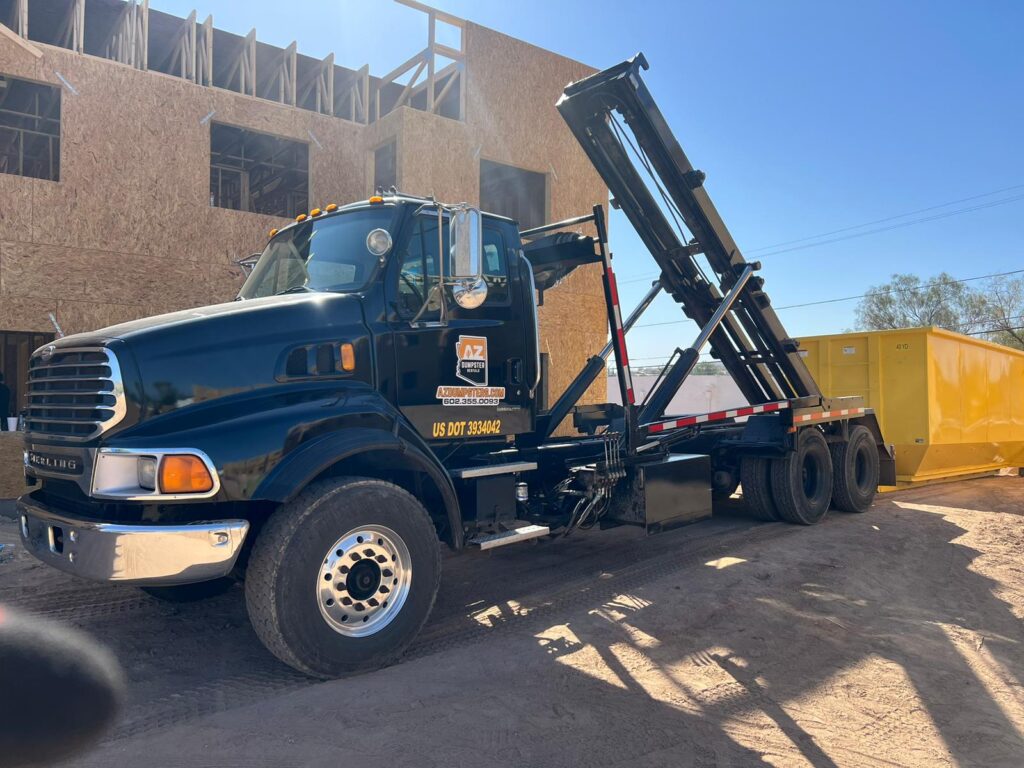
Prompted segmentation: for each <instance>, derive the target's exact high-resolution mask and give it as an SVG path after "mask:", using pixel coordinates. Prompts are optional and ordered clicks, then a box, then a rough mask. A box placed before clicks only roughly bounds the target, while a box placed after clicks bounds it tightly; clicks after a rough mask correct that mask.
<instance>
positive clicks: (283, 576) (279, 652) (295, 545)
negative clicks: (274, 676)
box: [245, 478, 441, 678]
mask: <svg viewBox="0 0 1024 768" xmlns="http://www.w3.org/2000/svg"><path fill="white" fill-rule="evenodd" d="M440 576H441V553H440V548H439V546H438V541H437V534H436V532H435V530H434V524H433V522H432V521H431V519H430V515H429V514H428V513H427V510H426V509H424V507H423V505H422V504H420V503H419V501H417V500H416V499H415V498H414V497H413V496H411V495H410V494H409V493H407V492H406V491H404V490H403V489H401V488H399V487H398V486H396V485H393V484H391V483H387V482H384V481H382V480H373V479H367V478H345V479H342V480H331V481H324V482H321V483H316V484H314V485H312V486H310V487H309V488H308V489H307V490H306V491H304V492H303V493H302V494H301V495H300V496H298V497H297V498H296V499H295V500H294V501H292V502H290V503H289V504H286V505H284V506H283V507H281V508H280V509H279V510H278V511H277V512H275V513H274V515H273V516H271V518H270V520H268V521H267V524H266V526H265V527H264V529H263V531H261V533H260V536H259V538H258V539H257V540H256V544H255V546H254V547H253V552H252V557H251V558H250V561H249V567H248V570H247V572H246V583H245V599H246V605H247V607H248V610H249V618H250V620H251V621H252V625H253V628H254V629H255V630H256V634H257V635H258V636H259V638H260V640H261V641H262V642H263V644H264V645H265V646H266V647H267V648H268V649H269V650H270V651H271V653H273V654H274V655H275V656H277V657H278V658H279V659H281V661H283V662H285V663H286V664H288V665H290V666H292V667H294V668H295V669H297V670H299V671H300V672H304V673H306V674H309V675H313V676H316V677H324V678H328V677H340V676H343V675H347V674H352V673H354V672H359V671H363V670H367V669H374V668H376V667H381V666H385V665H387V664H390V663H392V662H393V661H395V660H396V659H397V658H398V657H399V656H400V655H401V653H402V652H403V651H404V650H405V648H406V647H407V646H408V645H409V643H411V642H412V640H413V638H415V636H416V634H417V633H418V632H419V631H420V628H421V627H422V626H423V624H424V622H425V621H426V620H427V617H428V615H429V614H430V611H431V608H432V607H433V605H434V598H435V597H436V595H437V589H438V584H439V582H440Z"/></svg>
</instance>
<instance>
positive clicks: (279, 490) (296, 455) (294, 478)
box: [252, 427, 462, 549]
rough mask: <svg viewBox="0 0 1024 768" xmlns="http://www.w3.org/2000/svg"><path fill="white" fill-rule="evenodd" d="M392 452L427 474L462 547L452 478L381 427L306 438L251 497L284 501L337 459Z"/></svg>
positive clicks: (426, 455)
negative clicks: (310, 438)
mask: <svg viewBox="0 0 1024 768" xmlns="http://www.w3.org/2000/svg"><path fill="white" fill-rule="evenodd" d="M370 451H374V452H380V451H384V452H394V453H395V455H396V457H399V456H400V457H401V458H403V459H405V460H406V461H407V462H409V463H411V464H412V465H413V466H414V467H415V468H416V469H417V470H418V471H421V472H423V473H424V474H426V475H427V476H428V477H429V478H430V480H431V481H432V482H433V483H434V485H435V486H436V487H437V489H438V491H440V493H441V497H442V498H443V499H444V505H445V513H446V516H447V518H448V526H449V529H450V530H451V535H452V542H451V543H452V546H453V548H455V549H459V548H460V547H461V546H462V517H461V513H460V511H459V502H458V497H457V496H456V494H455V488H454V486H453V485H452V481H451V478H450V477H449V476H448V473H447V472H446V471H445V470H444V467H443V466H442V465H441V463H440V462H439V461H438V460H437V458H436V457H435V456H434V455H433V454H432V453H430V452H429V449H428V450H427V451H426V452H424V451H423V450H421V449H420V448H418V447H416V446H415V445H414V444H413V443H412V442H410V441H409V440H408V439H406V437H404V436H401V435H399V434H395V432H393V431H392V432H385V431H384V430H381V429H365V428H359V427H354V428H349V429H345V430H342V431H340V432H334V433H331V434H327V435H322V436H320V437H317V438H314V439H313V440H309V441H307V442H305V443H303V444H301V445H300V446H298V447H297V448H295V449H294V450H293V451H291V452H290V453H288V454H286V455H285V456H284V457H283V458H282V459H281V461H280V462H279V463H278V464H277V466H275V467H274V469H273V471H272V472H271V473H270V474H269V475H267V477H266V478H265V479H264V481H263V482H262V483H260V485H259V487H258V488H257V489H256V491H255V493H254V494H253V497H252V498H253V499H255V500H262V501H276V502H286V501H290V500H291V499H293V498H294V497H295V496H297V495H298V494H299V492H300V491H301V490H302V489H303V488H305V487H306V486H307V485H309V483H311V482H312V481H313V480H314V479H315V478H316V477H317V476H319V475H320V474H321V473H322V472H324V471H325V470H327V469H330V468H331V467H332V466H334V465H335V464H337V463H338V462H340V461H344V460H345V459H348V458H351V457H353V456H356V455H358V454H361V453H368V452H370Z"/></svg>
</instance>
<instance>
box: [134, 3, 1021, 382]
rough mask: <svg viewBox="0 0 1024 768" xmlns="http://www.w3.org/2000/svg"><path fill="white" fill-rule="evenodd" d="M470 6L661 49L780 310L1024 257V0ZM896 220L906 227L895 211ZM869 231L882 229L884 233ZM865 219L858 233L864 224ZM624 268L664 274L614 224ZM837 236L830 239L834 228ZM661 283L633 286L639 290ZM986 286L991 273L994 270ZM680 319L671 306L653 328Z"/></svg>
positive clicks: (307, 8) (341, 18)
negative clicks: (902, 275)
mask: <svg viewBox="0 0 1024 768" xmlns="http://www.w3.org/2000/svg"><path fill="white" fill-rule="evenodd" d="M151 5H152V7H154V8H157V9H159V10H164V11H168V12H171V13H175V14H179V15H186V14H187V13H188V12H189V11H190V10H191V9H192V8H193V7H195V8H197V10H198V11H199V16H200V18H204V17H205V15H206V14H207V13H212V14H213V16H214V22H215V24H216V26H218V27H220V28H222V29H225V30H228V31H232V32H238V33H243V34H244V33H245V32H247V31H248V30H249V29H250V28H251V27H253V26H255V27H256V30H257V37H258V39H260V40H264V41H266V42H268V43H274V44H278V45H282V46H283V45H287V44H288V43H290V42H291V41H292V40H298V47H299V50H300V51H301V52H302V53H305V54H308V55H313V56H323V55H325V54H326V53H328V52H330V51H334V52H335V54H336V57H337V61H338V63H340V64H345V65H348V66H352V65H355V66H361V65H362V64H364V63H369V64H370V67H371V71H373V72H375V73H376V74H383V73H384V72H386V71H387V70H388V69H390V68H392V67H393V66H395V65H397V64H399V63H401V62H402V61H403V60H404V59H405V58H407V57H408V56H409V55H410V54H412V53H414V52H415V51H416V50H418V49H419V48H420V47H422V45H424V44H425V40H426V24H425V18H424V17H423V15H422V14H420V13H418V12H416V11H414V10H411V9H408V8H405V7H402V6H399V5H396V4H393V3H391V2H388V1H387V0H373V1H372V2H370V1H369V0H340V1H337V0H336V1H335V2H330V0H318V1H317V2H312V1H311V0H291V2H289V3H288V4H286V5H283V4H281V3H275V2H269V1H266V0H249V2H246V3H238V2H227V1H226V0H218V1H214V0H205V2H203V4H202V5H195V4H194V3H184V2H177V1H176V0H173V1H172V0H153V2H152V3H151ZM434 5H435V6H436V7H438V8H441V9H443V10H446V11H448V12H450V13H452V14H454V15H456V16H460V17H463V18H467V19H469V20H471V21H474V22H476V23H479V24H483V25H485V26H489V27H492V28H495V29H498V30H500V31H502V32H505V33H507V34H510V35H513V36H515V37H519V38H522V39H524V40H526V41H528V42H531V43H534V44H536V45H539V46H541V47H544V48H547V49H550V50H552V51H556V52H558V53H561V54H564V55H566V56H570V57H572V58H575V59H578V60H580V61H584V62H586V63H588V64H591V65H593V66H596V67H604V66H609V65H611V64H614V63H616V62H618V61H620V60H622V59H624V58H627V57H629V56H631V55H633V54H634V53H635V52H637V51H641V50H642V51H643V52H644V53H645V54H646V55H647V59H648V61H649V62H650V63H651V69H650V71H648V72H647V73H646V74H645V79H646V80H647V83H648V85H649V87H650V89H651V91H652V92H653V94H654V96H655V98H656V100H657V101H658V103H659V105H660V106H661V109H662V111H663V112H664V113H665V114H666V117H667V118H668V120H669V123H670V124H671V125H672V127H673V129H674V130H675V132H676V135H677V136H678V137H679V139H680V142H681V143H682V145H683V148H684V149H685V150H686V152H687V154H688V155H689V157H690V159H691V160H692V161H693V163H694V164H695V165H696V166H697V167H698V168H701V169H703V170H704V171H705V172H706V173H707V174H708V179H707V182H706V188H707V189H708V191H709V193H710V194H711V196H712V199H714V201H715V203H716V205H717V206H718V208H719V211H720V212H721V213H722V215H723V217H724V219H725V221H726V223H727V225H728V226H729V227H730V229H731V230H732V233H733V235H734V237H735V238H736V241H737V242H738V243H739V245H740V247H741V248H742V249H743V250H744V251H745V252H746V253H747V255H748V258H751V259H753V258H761V260H762V262H763V265H764V267H763V271H762V275H763V276H764V277H765V280H766V287H767V289H768V292H769V293H770V295H771V296H772V299H773V302H774V304H775V305H776V306H777V307H783V306H786V305H790V304H800V303H804V302H809V301H817V300H821V299H829V298H835V297H843V296H850V295H855V294H859V293H862V292H863V291H864V289H866V288H867V287H868V286H869V285H872V284H878V283H881V282H884V281H885V280H886V279H887V277H888V275H889V274H890V273H892V272H894V271H900V272H913V273H917V274H919V275H921V276H923V277H928V276H931V275H934V274H936V273H938V272H941V271H943V270H944V271H947V272H950V273H951V274H953V275H955V276H956V277H961V278H962V277H973V276H975V275H984V274H989V273H994V272H1003V271H1009V270H1014V269H1021V268H1024V186H1021V187H1018V188H1017V189H1011V190H1008V191H1004V192H1001V193H998V194H988V193H991V192H994V191H996V190H1001V189H1007V188H1010V187H1014V186H1015V185H1024V146H1022V141H1024V54H1022V53H1021V48H1020V31H1021V29H1024V4H1022V3H1019V2H999V1H998V0H990V1H988V2H985V3H952V2H942V1H941V0H932V1H930V2H924V1H915V0H901V1H900V2H891V1H890V2H874V1H872V0H868V1H861V2H857V3H845V4H839V3H825V2H820V0H818V1H817V2H774V3H765V2H753V0H750V1H749V2H734V1H730V0H719V1H717V2H678V1H677V2H623V1H622V0H617V1H616V2H610V1H609V0H589V1H588V2H581V1H577V0H557V1H555V2H553V1H552V0H546V1H544V2H542V1H541V0H517V1H516V2H514V3H506V2H494V1H493V0H491V1H489V2H481V0H477V1H476V2H468V0H437V1H436V2H435V3H434ZM974 196H980V197H977V199H975V200H971V201H969V202H965V203H959V204H955V205H949V206H947V207H942V208H937V209H935V210H933V211H929V212H928V213H927V214H920V215H919V216H912V217H907V218H901V219H894V220H893V221H891V222H887V224H900V223H903V222H905V221H907V220H909V219H912V218H919V217H921V216H934V215H936V214H944V213H947V212H951V211H954V210H957V209H961V208H966V207H975V206H980V205H987V204H989V203H996V202H997V201H1001V200H1009V199H1010V198H1014V197H1018V198H1021V199H1018V200H1013V201H1011V202H1007V203H1002V204H994V205H991V206H989V207H985V208H982V209H980V210H976V211H972V212H966V213H963V214H960V215H954V216H948V217H943V218H939V219H936V220H934V221H930V222H925V223H920V224H916V225H912V226H902V227H899V228H895V229H890V230H889V231H886V232H882V233H878V234H871V235H866V236H863V237H857V238H853V239H846V240H842V241H840V242H833V243H826V244H822V245H818V246H815V247H811V248H803V249H801V250H795V251H791V252H788V253H778V254H774V255H763V256H762V254H765V253H767V254H770V253H771V251H770V250H768V251H764V250H761V251H759V250H757V249H759V248H764V247H765V246H771V245H773V244H776V243H782V242H788V241H792V240H795V239H799V238H805V237H808V236H812V235H817V234H819V233H824V232H831V231H833V230H837V229H841V228H845V227H850V226H853V225H860V224H863V223H865V222H870V221H875V220H878V219H883V218H887V217H891V216H897V215H899V214H904V213H907V212H911V211H915V210H918V209H923V208H928V207H931V206H938V205H941V204H944V203H947V202H950V201H954V200H960V199H964V198H968V197H974ZM879 226H886V225H879ZM871 228H872V227H868V228H866V229H871ZM863 231H864V229H859V230H851V231H850V232H849V233H844V234H856V233H858V232H863ZM611 238H612V249H613V251H614V252H615V255H616V271H617V273H618V274H619V275H620V279H621V280H623V281H626V280H630V279H631V278H634V279H635V278H641V277H646V276H648V275H651V274H652V273H653V272H655V271H656V270H655V269H652V261H651V259H650V257H649V256H647V255H646V254H644V253H643V252H642V250H641V246H640V244H639V242H638V240H637V239H636V237H635V235H634V234H633V232H632V230H631V229H630V227H629V224H628V223H627V222H625V220H620V219H619V218H613V220H612V229H611ZM823 239H830V238H823ZM646 285H647V283H645V282H644V281H641V280H637V281H635V282H627V283H625V284H624V285H623V295H624V301H625V302H626V303H627V304H632V303H633V301H635V300H636V299H638V298H639V296H640V295H641V294H642V293H643V292H644V290H645V286H646ZM975 285H977V284H976V283H975ZM855 304H856V302H854V301H847V302H839V303H832V304H825V305H820V306H817V307H805V308H795V309H788V310H787V309H781V310H780V311H779V314H780V317H781V318H782V319H783V322H784V323H785V324H786V326H787V329H788V330H789V332H790V333H791V334H792V335H795V336H799V335H810V334H815V333H831V332H838V331H842V330H844V329H846V328H848V327H850V326H851V325H852V323H853V308H854V306H855ZM679 317H680V313H679V310H678V308H676V307H675V306H674V305H673V304H671V302H668V301H663V302H660V303H658V304H656V305H655V307H654V308H653V309H652V310H651V311H650V312H649V313H648V315H647V316H646V317H645V322H663V321H670V320H676V319H678V318H679ZM694 333H695V329H694V328H693V327H692V325H689V324H679V325H661V326H653V327H649V328H637V329H636V330H635V331H634V333H633V334H631V335H630V349H631V352H632V356H633V357H634V359H635V360H637V361H639V362H643V361H644V358H647V357H653V356H658V355H661V354H665V353H667V352H669V351H671V349H672V348H673V347H674V346H676V345H680V346H686V345H687V344H689V342H690V341H691V340H692V336H693V335H694Z"/></svg>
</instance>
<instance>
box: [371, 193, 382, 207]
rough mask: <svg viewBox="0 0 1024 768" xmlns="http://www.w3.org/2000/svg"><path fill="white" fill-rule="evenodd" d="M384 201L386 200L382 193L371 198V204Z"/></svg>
mask: <svg viewBox="0 0 1024 768" xmlns="http://www.w3.org/2000/svg"><path fill="white" fill-rule="evenodd" d="M383 202H384V198H383V197H381V196H380V195H374V196H373V197H371V198H370V204H371V205H377V204H378V203H383Z"/></svg>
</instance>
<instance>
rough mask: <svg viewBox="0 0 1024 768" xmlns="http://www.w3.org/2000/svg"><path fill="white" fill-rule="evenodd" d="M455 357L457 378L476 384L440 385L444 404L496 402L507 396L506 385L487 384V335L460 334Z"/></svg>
mask: <svg viewBox="0 0 1024 768" xmlns="http://www.w3.org/2000/svg"><path fill="white" fill-rule="evenodd" d="M455 358H456V363H455V376H456V378H459V379H462V380H463V381H465V382H467V383H469V384H471V385H473V386H469V387H462V386H456V387H449V386H443V385H442V386H440V387H438V388H437V395H436V397H437V399H438V400H440V401H441V405H497V404H498V403H499V402H501V401H502V400H503V399H504V398H505V388H504V387H489V386H487V337H486V336H459V340H458V342H457V343H456V344H455Z"/></svg>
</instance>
